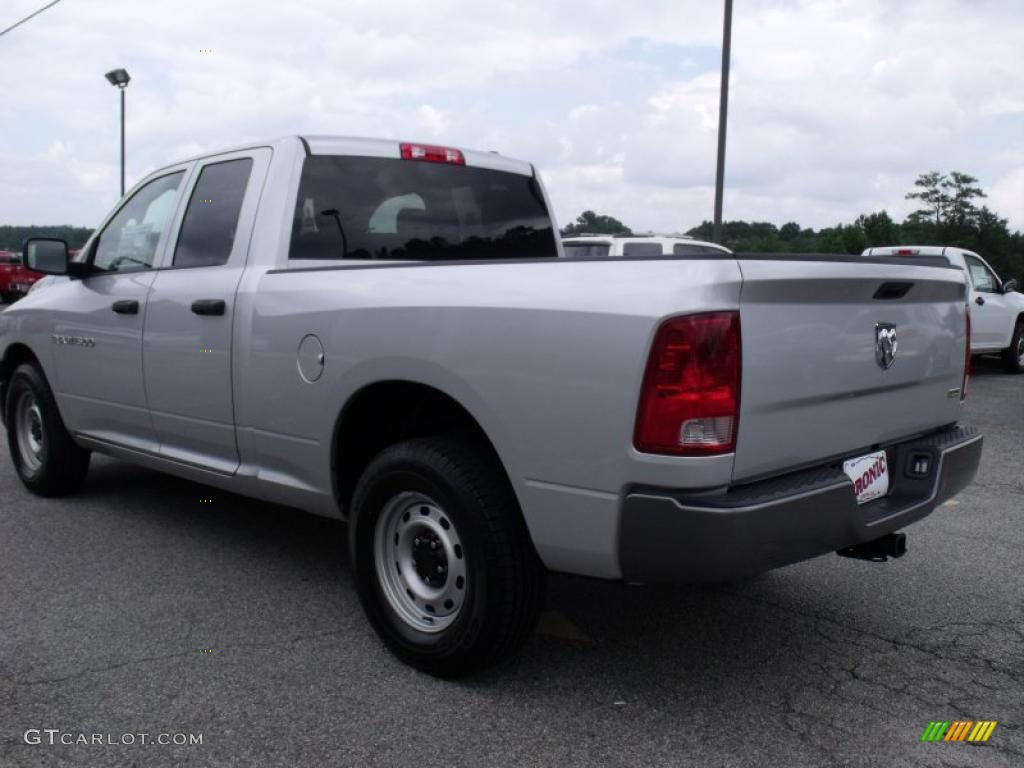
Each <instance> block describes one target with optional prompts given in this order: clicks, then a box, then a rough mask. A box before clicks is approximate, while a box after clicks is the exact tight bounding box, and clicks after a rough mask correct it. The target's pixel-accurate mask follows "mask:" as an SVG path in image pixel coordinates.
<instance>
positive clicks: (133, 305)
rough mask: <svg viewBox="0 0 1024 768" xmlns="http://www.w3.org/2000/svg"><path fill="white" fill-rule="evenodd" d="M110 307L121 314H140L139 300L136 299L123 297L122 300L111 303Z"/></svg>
mask: <svg viewBox="0 0 1024 768" xmlns="http://www.w3.org/2000/svg"><path fill="white" fill-rule="evenodd" d="M110 308H111V309H112V310H114V311H115V312H117V314H119V315H137V314H139V302H137V301H135V299H121V300H120V301H115V302H114V303H113V304H111V305H110Z"/></svg>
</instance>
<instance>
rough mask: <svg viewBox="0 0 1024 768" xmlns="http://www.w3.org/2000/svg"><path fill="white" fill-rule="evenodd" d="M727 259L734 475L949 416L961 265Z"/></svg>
mask: <svg viewBox="0 0 1024 768" xmlns="http://www.w3.org/2000/svg"><path fill="white" fill-rule="evenodd" d="M737 259H738V260H739V263H740V268H741V270H742V272H743V287H742V292H741V295H740V317H741V327H742V336H743V339H742V345H743V369H742V394H741V403H740V420H739V434H738V438H737V445H736V459H735V464H734V467H733V479H734V480H744V479H748V478H753V477H756V476H761V475H766V474H772V473H778V472H779V471H785V470H788V469H791V468H796V467H799V466H806V465H810V464H815V463H821V462H823V461H825V460H827V459H831V458H834V457H840V456H844V455H849V454H851V453H855V452H863V451H866V450H867V449H869V448H871V447H872V446H875V445H878V444H880V443H886V442H892V441H896V440H899V439H901V438H904V437H908V436H911V435H915V434H920V433H922V432H926V431H928V430H931V429H934V428H936V427H940V426H942V425H944V424H950V423H952V422H955V421H957V419H958V418H959V415H960V407H961V406H960V386H961V383H962V378H963V369H964V353H965V318H964V313H965V312H966V289H965V286H964V277H963V272H962V271H961V270H959V269H956V268H951V267H941V266H923V265H918V264H916V263H911V262H906V261H905V260H904V261H901V262H898V263H891V262H890V260H888V259H879V260H869V259H860V258H858V259H857V260H856V261H831V260H830V261H825V260H805V259H799V260H787V259H783V258H781V257H779V258H767V259H766V258H753V257H748V258H745V257H743V256H738V257H737ZM879 336H882V337H883V338H881V339H880V338H879ZM892 336H894V337H895V354H894V355H893V356H892V358H891V360H889V359H888V357H887V356H886V354H885V351H886V349H887V348H888V347H889V344H888V341H889V339H887V338H885V337H890V338H891V337H892ZM887 363H890V365H889V367H888V368H885V367H883V366H884V365H885V364H887Z"/></svg>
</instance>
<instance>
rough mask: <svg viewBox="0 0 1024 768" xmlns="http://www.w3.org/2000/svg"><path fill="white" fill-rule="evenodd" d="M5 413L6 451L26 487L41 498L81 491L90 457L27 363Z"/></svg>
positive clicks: (9, 395) (13, 381) (47, 388)
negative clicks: (71, 432)
mask: <svg viewBox="0 0 1024 768" xmlns="http://www.w3.org/2000/svg"><path fill="white" fill-rule="evenodd" d="M5 408H6V418H7V445H8V447H9V448H10V452H11V460H12V462H13V463H14V468H15V470H17V472H18V477H19V478H20V479H21V482H22V483H24V484H25V487H26V488H28V489H29V490H30V491H32V492H33V493H36V494H38V495H40V496H63V495H65V494H68V493H74V492H75V491H77V490H78V489H79V488H81V487H82V483H83V482H85V476H86V474H87V473H88V471H89V452H88V451H87V450H85V449H84V448H81V447H80V446H78V445H77V444H76V443H75V441H74V440H72V439H71V435H69V434H68V431H67V429H66V428H65V427H64V422H63V420H62V419H61V417H60V412H59V411H58V410H57V402H56V400H55V399H54V397H53V392H52V391H51V390H50V386H49V384H47V383H46V378H45V377H44V376H43V373H42V371H40V370H39V368H38V367H37V366H36V365H34V364H32V363H25V364H23V365H20V366H18V368H17V369H16V370H15V371H14V375H13V376H12V377H11V383H10V384H9V385H8V387H7V399H6V403H5Z"/></svg>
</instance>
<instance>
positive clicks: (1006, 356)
mask: <svg viewBox="0 0 1024 768" xmlns="http://www.w3.org/2000/svg"><path fill="white" fill-rule="evenodd" d="M1003 368H1004V369H1005V370H1006V372H1007V373H1024V319H1020V320H1018V321H1017V325H1016V327H1015V328H1014V329H1013V338H1012V339H1011V340H1010V346H1009V347H1007V348H1006V349H1004V350H1003Z"/></svg>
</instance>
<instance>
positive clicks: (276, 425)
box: [236, 260, 740, 577]
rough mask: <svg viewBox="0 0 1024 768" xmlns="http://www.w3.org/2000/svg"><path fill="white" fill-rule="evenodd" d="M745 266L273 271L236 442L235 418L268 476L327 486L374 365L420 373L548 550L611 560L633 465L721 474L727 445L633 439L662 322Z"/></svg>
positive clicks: (697, 478)
mask: <svg viewBox="0 0 1024 768" xmlns="http://www.w3.org/2000/svg"><path fill="white" fill-rule="evenodd" d="M739 280H740V274H739V270H738V268H737V265H736V263H735V262H734V261H732V260H708V261H648V262H588V263H578V262H569V261H551V262H534V263H522V262H520V263H481V264H474V263H465V264H457V265H453V264H444V265H429V264H427V265H401V264H396V265H385V266H377V265H375V266H369V267H353V268H335V269H319V270H310V271H305V270H275V271H270V272H268V273H266V274H265V275H264V276H263V278H262V280H260V282H259V284H258V285H257V286H255V289H254V292H253V294H252V296H251V297H249V300H250V301H251V307H252V330H251V333H252V339H251V343H250V345H249V349H248V351H247V355H246V356H245V358H243V359H242V360H240V367H239V368H238V374H239V380H238V382H239V383H238V385H237V390H236V391H237V392H238V401H237V404H236V413H237V418H238V421H239V428H240V443H242V441H243V437H242V434H243V433H244V435H245V437H244V440H245V442H246V443H247V444H249V445H250V446H251V449H252V450H253V451H254V453H255V456H257V457H258V459H257V462H258V464H259V473H260V476H261V478H262V479H264V480H265V481H266V482H267V483H268V484H270V485H276V486H277V487H278V489H281V488H284V489H291V490H292V491H294V492H295V493H297V494H299V495H300V496H317V497H319V498H320V499H331V498H332V487H333V478H332V468H331V466H330V454H331V451H330V446H331V440H332V435H333V430H334V427H335V424H336V422H337V419H338V416H339V414H340V413H341V411H342V409H343V407H344V405H345V403H346V402H347V401H348V400H349V398H351V397H352V396H353V395H354V394H355V393H357V392H358V391H359V390H361V389H362V388H363V387H365V386H367V385H369V384H372V383H374V382H378V381H388V380H404V381H414V382H419V383H422V384H426V385H429V386H431V387H434V388H436V389H438V390H440V391H442V392H444V393H445V394H447V395H449V396H450V397H452V398H454V399H455V400H456V401H458V402H459V403H460V404H461V405H462V406H463V407H464V408H466V410H468V411H469V412H470V414H471V415H472V416H473V417H474V418H475V419H476V420H477V422H478V423H479V424H480V426H481V427H482V428H483V430H484V432H485V433H486V434H487V435H488V437H489V438H490V440H491V441H492V443H493V444H494V447H495V449H496V450H497V452H498V455H499V457H500V458H501V460H502V462H503V464H504V467H505V469H506V471H507V472H508V474H509V476H510V479H511V481H512V484H513V486H514V488H515V490H516V493H517V495H518V497H519V501H520V503H521V506H522V508H523V511H524V514H525V515H526V518H527V522H528V524H529V526H530V530H531V532H532V534H533V537H534V541H535V544H536V545H537V548H538V551H539V552H540V554H541V557H542V558H543V559H544V560H545V562H546V564H547V565H548V566H549V567H551V568H554V569H565V570H573V571H576V572H580V573H588V574H592V575H597V576H606V577H617V576H618V575H619V573H618V564H617V562H616V558H615V553H616V546H615V544H616V536H617V526H618V506H619V500H620V497H621V494H622V491H623V487H624V485H625V484H626V483H627V482H637V483H650V484H655V485H674V486H688V487H715V486H722V485H725V484H727V483H728V481H729V477H730V475H731V472H732V457H731V456H724V457H701V458H697V459H692V458H689V459H688V458H682V459H681V458H677V457H659V456H649V455H643V454H639V453H637V452H636V451H634V450H633V448H632V445H631V443H632V435H633V422H634V417H635V414H636V407H637V396H638V392H639V388H640V380H641V377H642V374H643V370H644V364H645V362H646V359H647V355H648V351H649V346H650V341H651V338H652V336H653V333H654V330H655V328H656V326H657V324H658V322H659V321H660V319H661V318H662V317H663V316H665V315H671V314H681V313H687V312H698V311H712V310H722V309H735V308H736V307H737V306H738V298H739V288H740V282H739ZM309 334H313V335H315V336H316V337H317V338H319V339H320V341H321V343H322V344H323V347H324V353H325V367H324V373H323V375H322V376H321V377H320V379H319V380H317V381H316V382H313V383H309V382H307V381H305V380H304V379H303V378H302V377H301V376H300V375H299V370H298V363H297V356H298V347H299V344H300V342H301V340H302V339H303V338H304V337H306V336H307V335H309ZM269 495H271V496H273V495H274V491H273V490H272V489H271V490H270V493H269ZM303 506H307V507H309V506H316V507H319V509H318V511H321V512H326V513H331V512H333V513H335V514H338V513H342V512H343V511H342V510H340V509H329V508H328V507H327V506H326V505H324V504H316V505H310V504H309V503H308V501H307V502H306V503H304V504H303Z"/></svg>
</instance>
